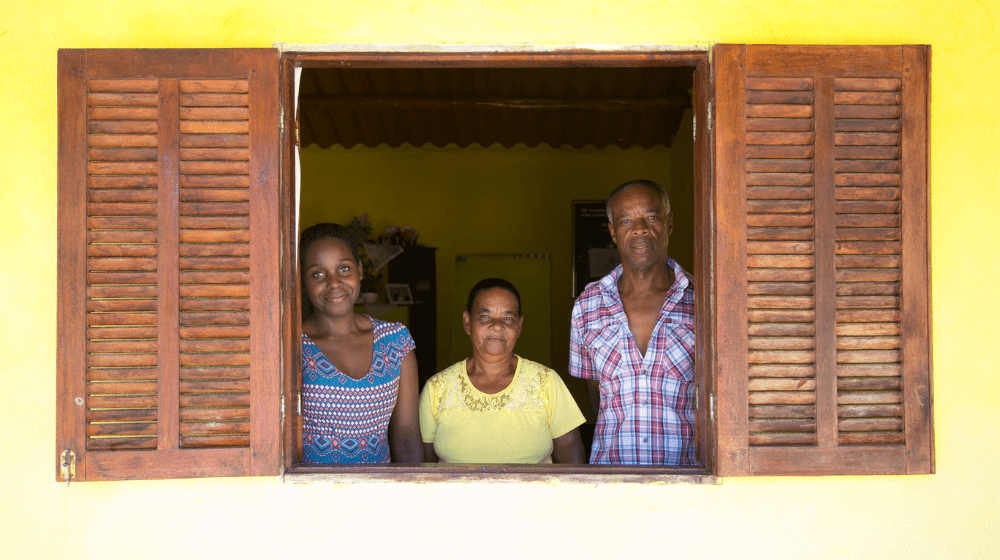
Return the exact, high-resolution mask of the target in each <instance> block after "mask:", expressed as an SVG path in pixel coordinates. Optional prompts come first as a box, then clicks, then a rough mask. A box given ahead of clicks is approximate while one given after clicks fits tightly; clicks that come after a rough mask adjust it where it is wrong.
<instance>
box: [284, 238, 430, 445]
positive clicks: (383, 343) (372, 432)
mask: <svg viewBox="0 0 1000 560" xmlns="http://www.w3.org/2000/svg"><path fill="white" fill-rule="evenodd" d="M299 255H300V264H301V274H302V291H303V295H304V296H305V297H303V299H304V300H306V301H303V317H304V319H303V320H302V458H303V462H304V463H306V464H329V463H389V462H390V461H391V462H396V463H420V462H422V460H423V450H422V448H421V442H420V424H419V420H418V413H417V408H418V404H417V403H418V400H417V361H416V358H415V357H414V355H413V352H412V350H413V348H414V344H413V339H412V338H411V337H410V332H409V331H408V330H407V329H406V327H405V326H403V325H401V324H399V323H389V322H386V321H379V320H378V319H373V318H371V317H368V316H366V315H361V314H359V313H355V312H354V302H355V301H356V300H357V298H358V294H359V293H360V291H361V277H362V267H361V258H360V256H359V255H358V250H357V244H356V242H355V240H354V239H353V236H352V235H351V233H350V232H349V231H348V230H347V229H346V228H344V227H342V226H339V225H337V224H317V225H314V226H312V227H310V228H308V229H306V230H305V231H303V232H302V242H301V244H300V246H299ZM306 308H311V309H310V310H308V311H307V309H306Z"/></svg>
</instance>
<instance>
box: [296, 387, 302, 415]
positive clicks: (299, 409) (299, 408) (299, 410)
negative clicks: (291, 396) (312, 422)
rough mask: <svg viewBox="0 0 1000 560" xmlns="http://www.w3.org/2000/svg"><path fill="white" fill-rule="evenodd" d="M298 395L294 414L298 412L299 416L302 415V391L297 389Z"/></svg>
mask: <svg viewBox="0 0 1000 560" xmlns="http://www.w3.org/2000/svg"><path fill="white" fill-rule="evenodd" d="M298 395H299V399H298V406H297V408H296V409H295V412H296V414H298V415H299V416H302V391H299V392H298Z"/></svg>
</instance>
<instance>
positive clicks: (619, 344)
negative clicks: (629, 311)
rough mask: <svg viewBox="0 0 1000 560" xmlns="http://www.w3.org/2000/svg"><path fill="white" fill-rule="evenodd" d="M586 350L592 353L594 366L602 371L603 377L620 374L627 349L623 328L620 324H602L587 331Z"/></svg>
mask: <svg viewBox="0 0 1000 560" xmlns="http://www.w3.org/2000/svg"><path fill="white" fill-rule="evenodd" d="M583 342H584V346H585V348H586V352H587V353H589V354H590V359H591V362H592V363H593V364H594V368H595V369H596V370H597V371H599V372H600V373H601V379H606V378H609V377H617V376H618V369H619V368H618V365H619V364H620V363H621V361H622V353H623V352H624V351H625V348H624V341H623V340H622V337H621V329H620V327H619V326H618V325H615V324H607V325H602V326H601V327H600V328H598V329H595V330H590V331H587V332H586V333H585V334H584V337H583Z"/></svg>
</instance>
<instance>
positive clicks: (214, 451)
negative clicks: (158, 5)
mask: <svg viewBox="0 0 1000 560" xmlns="http://www.w3.org/2000/svg"><path fill="white" fill-rule="evenodd" d="M59 76H60V80H59V103H60V122H59V135H60V138H59V142H60V157H59V258H60V271H59V305H58V307H59V326H58V330H59V364H58V365H59V371H58V376H59V377H58V385H59V387H58V399H59V400H58V403H57V411H58V412H57V413H58V415H59V418H58V438H57V439H58V442H57V443H58V449H57V452H58V453H60V454H61V453H62V452H63V451H64V450H71V451H73V452H74V453H75V454H76V457H77V467H76V479H77V480H102V479H123V478H129V479H132V478H176V477H195V476H235V475H261V474H277V472H278V469H279V464H278V458H279V456H280V450H279V445H280V442H279V439H280V436H279V430H280V418H279V414H280V410H279V401H278V385H279V381H280V379H279V378H280V366H281V364H280V357H279V356H280V354H279V351H278V347H279V344H280V323H279V320H278V316H279V308H278V304H277V301H278V300H279V297H278V274H279V265H278V249H277V247H278V242H279V239H278V228H277V223H278V216H277V212H278V200H277V191H278V188H277V181H278V179H277V172H276V170H277V167H276V164H277V153H278V152H277V142H278V127H277V119H278V111H277V53H276V51H272V50H166V51H158V50H149V51H144V50H140V51H134V50H128V51H119V50H96V51H95V50H90V51H83V50H64V51H60V53H59Z"/></svg>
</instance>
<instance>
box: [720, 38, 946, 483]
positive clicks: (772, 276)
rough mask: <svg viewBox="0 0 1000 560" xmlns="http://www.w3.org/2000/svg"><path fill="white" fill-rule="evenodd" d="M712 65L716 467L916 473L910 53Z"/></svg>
mask: <svg viewBox="0 0 1000 560" xmlns="http://www.w3.org/2000/svg"><path fill="white" fill-rule="evenodd" d="M714 60H715V62H716V68H715V72H716V116H717V119H716V122H717V128H716V150H717V154H716V162H717V169H716V191H715V193H716V200H717V203H716V204H717V206H716V219H717V224H718V228H717V230H716V233H715V235H716V238H715V242H716V247H717V259H716V270H715V275H716V277H717V278H719V279H721V281H720V283H719V285H718V291H717V294H716V297H717V309H718V317H725V318H727V321H726V323H725V324H718V325H717V327H716V334H717V344H718V346H717V349H718V350H717V352H718V354H719V358H718V363H719V369H718V379H717V383H718V385H717V386H718V388H719V399H718V402H719V407H720V410H719V418H720V424H719V443H718V445H719V453H720V468H719V471H720V472H719V474H721V475H748V474H873V473H896V474H902V473H927V472H931V471H932V469H933V461H932V454H933V449H932V442H931V421H930V331H929V329H930V327H929V325H930V318H929V313H930V306H929V299H930V288H929V270H928V267H929V260H928V247H929V246H928V235H927V216H928V208H927V205H928V199H927V151H926V145H927V86H928V62H929V54H928V51H927V48H926V47H921V46H906V47H799V46H753V45H752V46H738V45H719V46H717V47H716V48H715V56H714ZM729 318H732V319H731V320H728V319H729Z"/></svg>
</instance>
